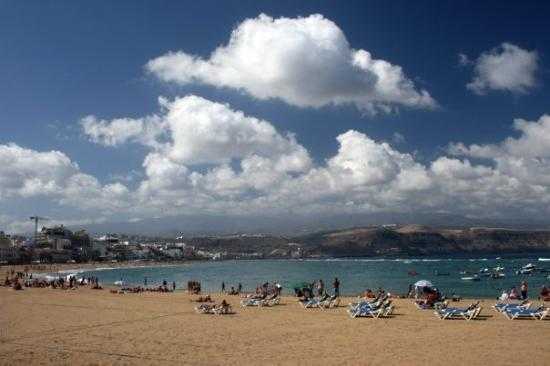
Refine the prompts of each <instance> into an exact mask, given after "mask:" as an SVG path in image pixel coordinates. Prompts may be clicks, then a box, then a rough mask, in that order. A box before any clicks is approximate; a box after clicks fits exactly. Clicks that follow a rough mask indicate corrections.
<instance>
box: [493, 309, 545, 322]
mask: <svg viewBox="0 0 550 366" xmlns="http://www.w3.org/2000/svg"><path fill="white" fill-rule="evenodd" d="M547 310H548V309H546V310H545V309H544V307H542V306H541V307H539V308H537V309H509V310H506V311H505V312H504V315H506V317H507V318H508V319H510V320H514V319H531V318H532V319H540V320H542V319H543V318H546V317H547V316H548V312H547Z"/></svg>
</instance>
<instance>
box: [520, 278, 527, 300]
mask: <svg viewBox="0 0 550 366" xmlns="http://www.w3.org/2000/svg"><path fill="white" fill-rule="evenodd" d="M521 299H522V300H526V299H527V282H526V281H523V282H522V283H521Z"/></svg>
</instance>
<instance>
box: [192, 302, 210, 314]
mask: <svg viewBox="0 0 550 366" xmlns="http://www.w3.org/2000/svg"><path fill="white" fill-rule="evenodd" d="M195 311H196V312H197V313H199V314H214V305H210V304H200V305H198V306H195Z"/></svg>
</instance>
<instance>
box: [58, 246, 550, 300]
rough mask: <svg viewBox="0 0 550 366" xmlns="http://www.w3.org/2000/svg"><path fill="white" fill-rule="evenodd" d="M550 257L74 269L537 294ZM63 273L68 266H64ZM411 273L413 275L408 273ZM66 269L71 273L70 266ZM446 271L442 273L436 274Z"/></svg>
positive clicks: (248, 285)
mask: <svg viewBox="0 0 550 366" xmlns="http://www.w3.org/2000/svg"><path fill="white" fill-rule="evenodd" d="M549 258H550V256H549V255H548V254H546V257H544V255H542V256H538V255H530V256H525V255H523V256H521V257H518V256H511V257H502V258H500V257H495V256H493V257H490V256H487V257H475V258H456V257H453V258H406V259H405V258H403V259H400V258H397V259H388V258H349V259H345V258H342V259H340V258H339V259H307V260H227V261H205V262H201V261H191V262H188V263H184V264H178V265H164V266H157V267H155V266H143V265H141V266H140V264H139V263H136V266H135V267H127V268H116V269H108V268H99V269H96V270H93V271H79V273H78V274H77V276H78V277H88V276H96V277H98V278H99V281H100V282H101V283H103V284H107V285H112V284H114V282H115V281H119V280H122V281H125V282H126V283H128V284H129V285H143V284H144V279H145V278H147V282H148V285H149V286H152V285H158V284H161V283H162V281H164V280H166V281H167V282H168V283H169V284H171V283H172V282H173V281H175V282H176V285H177V288H178V289H185V288H186V284H187V281H189V280H196V281H200V282H201V285H202V290H203V293H208V292H219V291H220V290H221V283H222V282H225V284H226V289H227V290H228V289H230V288H231V286H234V287H235V288H237V285H238V283H241V284H242V286H243V289H244V290H246V291H253V290H255V289H256V286H258V285H259V284H261V283H264V282H266V281H267V282H275V281H277V282H279V283H281V284H282V285H283V288H284V291H283V293H286V294H292V293H293V292H292V285H293V284H294V283H297V282H302V281H308V282H313V281H314V280H319V279H322V280H323V281H324V282H325V284H326V285H325V286H326V288H327V289H329V290H332V282H333V280H334V278H335V277H338V279H339V280H340V283H341V286H340V292H341V293H342V294H344V295H357V294H359V293H362V292H363V291H364V290H365V289H367V288H370V289H373V290H376V289H378V287H382V288H384V289H385V290H386V291H389V292H392V293H398V294H404V293H406V292H407V289H408V286H409V284H412V283H414V282H416V281H419V280H421V279H425V280H429V281H431V282H432V283H433V284H434V286H436V287H437V288H438V289H440V290H441V291H442V292H443V293H444V294H446V295H451V294H453V293H455V294H457V295H460V296H463V297H469V298H496V297H497V296H498V295H500V293H501V292H502V289H509V288H511V287H512V286H518V287H519V284H520V283H521V281H524V280H525V281H527V282H528V284H529V290H530V295H531V296H535V297H536V296H537V295H538V293H539V291H540V287H541V286H542V285H544V284H546V285H548V284H550V280H548V278H547V276H549V275H550V259H549ZM529 263H532V264H533V265H535V266H536V267H537V268H540V269H542V270H543V271H546V272H543V271H539V272H536V273H534V274H531V275H521V274H520V275H518V274H516V271H517V270H518V269H519V268H521V267H522V266H525V265H527V264H529ZM497 266H500V267H504V268H505V269H504V271H503V273H505V277H504V278H501V279H493V278H491V277H483V276H482V277H481V280H480V281H465V280H462V279H461V277H465V276H468V275H466V274H463V273H462V272H463V271H468V272H470V273H478V272H479V271H480V270H482V269H484V268H489V269H491V268H494V267H497ZM65 272H67V273H68V271H65ZM414 272H416V273H417V274H416V275H411V273H414ZM70 273H76V272H75V271H70ZM436 273H439V274H442V273H443V274H445V275H437V274H436Z"/></svg>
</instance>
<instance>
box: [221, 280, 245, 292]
mask: <svg viewBox="0 0 550 366" xmlns="http://www.w3.org/2000/svg"><path fill="white" fill-rule="evenodd" d="M242 290H243V285H242V283H240V282H239V284H238V285H237V289H235V287H234V286H231V288H230V289H229V291H226V288H225V282H222V293H223V294H225V293H226V294H228V295H239V294H240V293H241V292H242Z"/></svg>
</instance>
